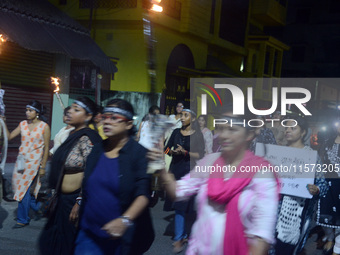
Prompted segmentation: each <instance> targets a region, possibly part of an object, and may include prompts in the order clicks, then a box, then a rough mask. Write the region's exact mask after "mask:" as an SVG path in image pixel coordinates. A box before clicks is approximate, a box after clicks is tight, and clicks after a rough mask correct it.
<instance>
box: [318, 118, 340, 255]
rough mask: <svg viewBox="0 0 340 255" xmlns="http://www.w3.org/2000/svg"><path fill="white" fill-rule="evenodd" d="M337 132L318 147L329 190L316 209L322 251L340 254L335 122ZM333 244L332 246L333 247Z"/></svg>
mask: <svg viewBox="0 0 340 255" xmlns="http://www.w3.org/2000/svg"><path fill="white" fill-rule="evenodd" d="M336 131H337V133H336V134H335V135H334V136H333V137H331V138H329V139H327V140H326V141H325V143H324V144H323V146H321V148H320V150H319V151H320V155H321V157H322V160H323V163H325V164H327V166H328V167H327V168H328V169H329V172H328V173H327V174H326V178H327V179H326V180H327V183H328V184H329V190H328V192H327V194H326V195H325V196H322V197H320V201H319V204H318V211H317V215H318V217H317V224H318V225H321V226H323V229H324V231H325V234H326V235H325V237H324V239H325V241H326V243H325V246H324V253H325V254H327V255H328V254H332V248H333V255H337V254H340V213H339V212H340V173H339V164H340V125H339V122H337V123H336ZM333 246H334V247H333Z"/></svg>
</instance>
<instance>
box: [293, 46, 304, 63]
mask: <svg viewBox="0 0 340 255" xmlns="http://www.w3.org/2000/svg"><path fill="white" fill-rule="evenodd" d="M305 52H306V47H305V46H293V47H292V62H297V63H301V62H304V61H305Z"/></svg>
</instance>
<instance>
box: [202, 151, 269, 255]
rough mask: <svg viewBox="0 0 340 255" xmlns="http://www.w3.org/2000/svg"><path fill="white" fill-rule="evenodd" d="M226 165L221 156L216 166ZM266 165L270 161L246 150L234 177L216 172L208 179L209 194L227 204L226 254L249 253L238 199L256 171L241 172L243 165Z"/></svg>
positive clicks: (224, 252)
mask: <svg viewBox="0 0 340 255" xmlns="http://www.w3.org/2000/svg"><path fill="white" fill-rule="evenodd" d="M217 165H219V166H224V165H225V161H224V159H223V158H222V157H219V158H218V159H217V160H216V161H215V163H214V166H215V167H216V166H217ZM261 165H262V166H264V165H269V162H268V161H266V160H265V159H263V158H260V157H257V156H255V155H254V154H253V153H252V152H250V151H246V153H245V156H244V158H243V160H242V161H241V163H240V164H239V165H238V166H237V168H236V170H237V171H236V172H235V173H234V174H233V176H232V178H230V179H229V180H227V181H224V179H223V173H216V175H214V176H212V177H213V178H210V179H209V181H208V196H209V198H210V199H212V200H214V201H216V202H217V203H220V204H226V211H227V220H226V227H225V229H226V230H225V234H224V245H223V254H225V255H248V254H249V251H248V244H247V238H246V236H245V234H244V227H243V224H242V222H241V218H240V213H239V211H238V200H239V197H240V195H241V192H242V191H243V189H244V188H245V187H246V186H248V185H249V183H250V182H251V180H252V178H253V177H254V175H255V174H256V173H255V172H249V173H241V172H239V170H240V168H241V166H258V167H260V166H261Z"/></svg>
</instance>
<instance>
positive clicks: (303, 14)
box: [296, 8, 311, 23]
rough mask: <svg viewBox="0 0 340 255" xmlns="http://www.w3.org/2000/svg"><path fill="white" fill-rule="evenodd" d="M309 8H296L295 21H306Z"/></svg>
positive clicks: (309, 11)
mask: <svg viewBox="0 0 340 255" xmlns="http://www.w3.org/2000/svg"><path fill="white" fill-rule="evenodd" d="M310 13H311V9H309V8H307V9H298V10H297V11H296V23H308V22H309V19H310Z"/></svg>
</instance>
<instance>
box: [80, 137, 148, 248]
mask: <svg viewBox="0 0 340 255" xmlns="http://www.w3.org/2000/svg"><path fill="white" fill-rule="evenodd" d="M107 142H108V140H104V141H103V142H102V143H101V146H94V148H93V149H92V152H91V154H90V155H89V156H88V159H87V162H86V169H85V177H84V182H83V189H84V187H85V186H86V183H87V180H88V178H89V176H90V175H91V174H92V172H93V170H94V169H95V167H96V165H97V162H98V160H99V159H100V157H101V155H102V154H103V153H104V146H105V143H107ZM146 153H147V150H146V149H145V148H144V147H143V146H141V145H140V144H139V143H137V142H136V141H135V140H134V139H132V138H130V139H129V140H128V142H127V143H126V144H125V145H124V147H123V148H122V149H121V150H120V151H119V156H118V164H119V178H120V179H119V195H118V196H119V200H120V208H121V214H122V213H123V212H125V211H126V210H127V208H128V207H129V206H130V205H131V204H132V202H133V201H134V200H135V198H136V197H138V196H141V195H144V196H146V197H148V198H150V193H151V191H150V190H151V189H150V187H151V186H150V185H151V184H150V180H151V176H150V175H148V174H147V173H146V171H147V163H148V162H147V159H146ZM83 206H86V196H84V194H83V200H82V208H83ZM82 211H83V210H82V209H81V213H80V215H82ZM153 240H154V230H153V226H152V222H151V217H150V212H149V209H148V208H147V209H146V210H144V211H143V213H142V214H141V215H140V216H139V217H138V218H137V219H136V220H135V221H134V225H133V226H132V227H130V228H129V229H128V230H127V231H126V233H125V234H124V236H123V237H122V238H121V242H122V252H121V254H141V253H144V252H145V251H147V250H148V249H149V248H150V246H151V244H152V242H153Z"/></svg>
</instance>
